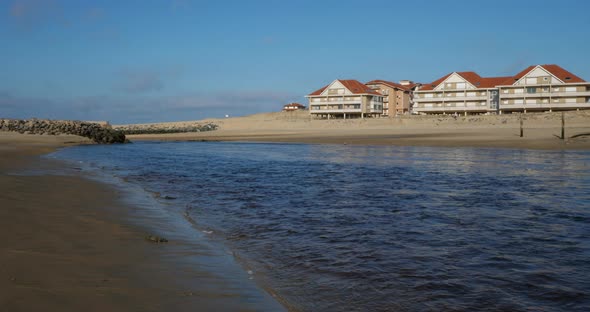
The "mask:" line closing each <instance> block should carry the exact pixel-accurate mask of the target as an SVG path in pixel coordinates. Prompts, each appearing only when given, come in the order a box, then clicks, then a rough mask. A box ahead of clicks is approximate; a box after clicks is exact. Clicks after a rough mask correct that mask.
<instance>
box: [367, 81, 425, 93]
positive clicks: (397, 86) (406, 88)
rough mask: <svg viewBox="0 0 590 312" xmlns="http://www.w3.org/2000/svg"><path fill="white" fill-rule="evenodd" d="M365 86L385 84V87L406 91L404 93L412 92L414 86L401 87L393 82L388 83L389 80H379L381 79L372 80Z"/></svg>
mask: <svg viewBox="0 0 590 312" xmlns="http://www.w3.org/2000/svg"><path fill="white" fill-rule="evenodd" d="M365 84H366V85H372V84H384V85H386V86H389V87H391V88H397V89H400V90H404V91H408V90H410V89H411V88H412V87H413V86H414V84H411V85H408V86H404V85H401V84H399V83H395V82H391V81H387V80H379V79H377V80H371V81H369V82H367V83H365Z"/></svg>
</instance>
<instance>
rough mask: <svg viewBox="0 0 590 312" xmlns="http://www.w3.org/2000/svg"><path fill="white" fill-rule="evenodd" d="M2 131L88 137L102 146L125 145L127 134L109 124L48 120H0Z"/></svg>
mask: <svg viewBox="0 0 590 312" xmlns="http://www.w3.org/2000/svg"><path fill="white" fill-rule="evenodd" d="M0 131H11V132H19V133H25V134H44V135H58V134H71V135H77V136H81V137H86V138H89V139H91V140H93V141H94V142H96V143H100V144H112V143H125V142H126V140H125V134H123V133H122V132H121V131H118V130H115V129H112V128H111V127H110V125H109V124H108V123H102V124H99V123H94V122H84V121H73V120H48V119H28V120H23V119H0Z"/></svg>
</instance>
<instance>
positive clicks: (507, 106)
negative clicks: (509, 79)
mask: <svg viewBox="0 0 590 312" xmlns="http://www.w3.org/2000/svg"><path fill="white" fill-rule="evenodd" d="M525 108H526V109H532V108H543V109H550V108H590V103H534V104H533V103H528V104H522V103H519V104H504V103H502V104H500V109H525Z"/></svg>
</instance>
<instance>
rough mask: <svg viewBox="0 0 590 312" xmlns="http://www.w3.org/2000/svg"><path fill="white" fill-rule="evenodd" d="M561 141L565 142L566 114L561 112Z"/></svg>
mask: <svg viewBox="0 0 590 312" xmlns="http://www.w3.org/2000/svg"><path fill="white" fill-rule="evenodd" d="M561 139H562V140H565V113H564V112H561Z"/></svg>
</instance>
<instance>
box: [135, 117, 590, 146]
mask: <svg viewBox="0 0 590 312" xmlns="http://www.w3.org/2000/svg"><path fill="white" fill-rule="evenodd" d="M520 118H521V115H518V114H512V115H489V116H484V115H478V116H451V115H439V116H404V117H398V118H375V119H369V118H366V119H349V120H342V119H340V120H311V119H310V117H309V115H308V113H307V112H306V111H299V112H277V113H267V114H256V115H251V116H246V117H237V118H227V119H208V120H202V121H194V122H176V123H161V124H155V125H156V126H158V127H163V128H165V127H170V126H190V125H194V124H204V123H214V124H217V125H218V126H219V130H215V131H208V132H200V133H176V134H157V135H151V134H150V135H130V136H128V138H129V139H131V140H179V141H190V140H203V141H258V142H290V143H331V144H364V145H410V146H441V147H501V148H527V149H557V150H558V149H588V148H590V137H589V136H588V135H584V134H590V112H589V111H571V112H566V113H565V122H566V127H565V129H566V130H565V137H566V139H565V140H560V139H559V138H558V136H559V135H560V133H561V112H552V113H534V114H532V113H529V114H523V115H522V118H523V134H524V136H523V137H520ZM576 135H578V136H577V137H575V138H572V137H573V136H576Z"/></svg>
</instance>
